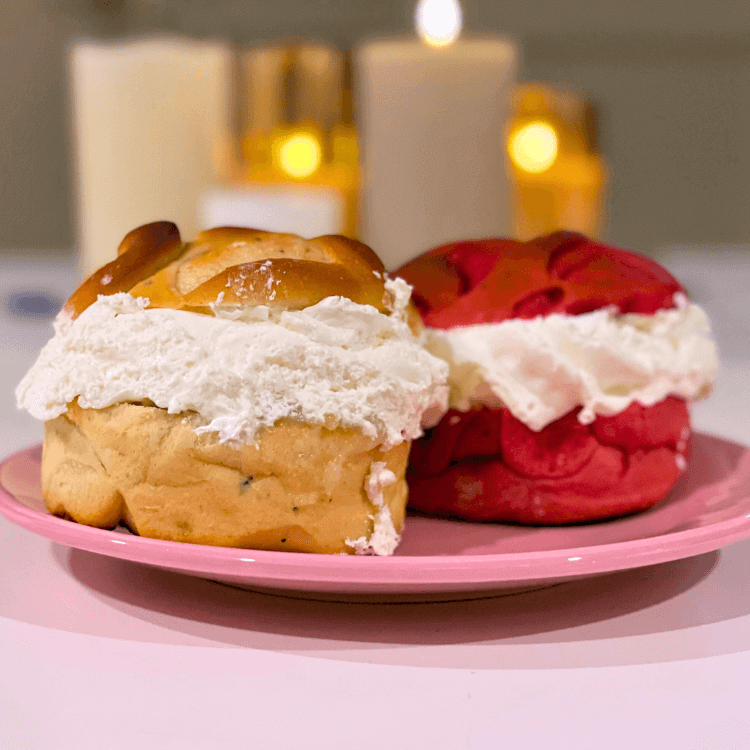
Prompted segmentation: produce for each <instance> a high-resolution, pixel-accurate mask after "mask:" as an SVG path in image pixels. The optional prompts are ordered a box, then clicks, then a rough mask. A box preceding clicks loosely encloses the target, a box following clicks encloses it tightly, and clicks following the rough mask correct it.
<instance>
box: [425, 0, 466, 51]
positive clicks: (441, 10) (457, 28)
mask: <svg viewBox="0 0 750 750" xmlns="http://www.w3.org/2000/svg"><path fill="white" fill-rule="evenodd" d="M414 23H415V25H416V27H417V33H418V34H419V36H420V37H422V39H423V40H424V41H425V42H427V44H429V45H431V46H433V47H445V46H446V45H447V44H450V43H451V42H454V41H455V40H456V38H457V37H458V35H459V34H460V33H461V3H459V2H458V0H419V2H418V3H417V9H416V11H415V13H414Z"/></svg>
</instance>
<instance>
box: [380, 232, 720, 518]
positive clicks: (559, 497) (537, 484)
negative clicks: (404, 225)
mask: <svg viewBox="0 0 750 750" xmlns="http://www.w3.org/2000/svg"><path fill="white" fill-rule="evenodd" d="M395 273H396V274H398V275H399V276H401V277H402V278H404V279H405V280H406V281H408V282H409V283H410V284H411V285H413V287H414V292H413V299H414V301H415V303H416V304H417V307H418V308H419V310H420V312H421V314H422V319H423V321H424V323H425V325H426V326H427V328H426V333H425V335H426V346H427V348H428V349H429V350H430V351H431V352H432V353H434V354H436V355H438V356H440V357H442V358H444V359H445V360H446V361H447V362H448V363H449V365H450V376H449V385H450V408H449V410H448V412H447V413H446V414H445V415H444V416H443V418H442V419H441V421H440V422H439V423H438V424H437V425H436V426H435V427H434V428H433V429H431V430H429V431H428V432H427V433H426V434H425V436H424V437H423V438H421V439H420V440H418V441H416V442H415V444H414V445H413V447H412V453H411V458H410V466H409V472H408V481H409V502H410V505H411V507H413V508H415V509H417V510H420V511H424V512H427V513H432V514H440V515H450V516H455V517H459V518H465V519H469V520H483V521H515V522H520V523H528V524H563V523H573V522H579V521H593V520H599V519H604V518H610V517H615V516H622V515H625V514H629V513H634V512H636V511H641V510H645V509H646V508H649V507H651V506H653V505H654V504H656V503H658V502H659V501H660V500H662V499H664V498H665V496H666V495H667V494H668V493H669V491H670V490H671V488H672V487H673V485H674V484H675V482H676V481H677V480H678V478H679V477H680V475H681V473H682V471H683V470H684V469H685V467H686V465H687V461H688V458H689V437H690V403H691V401H693V400H695V399H698V398H702V397H704V396H706V395H707V394H708V393H709V392H710V390H711V388H712V385H713V382H714V379H715V375H716V368H717V359H716V350H715V345H714V343H713V341H712V339H711V335H710V327H709V323H708V320H707V317H706V315H705V313H704V312H703V310H702V309H701V308H700V307H698V306H697V305H695V304H692V303H691V302H689V301H688V300H687V297H686V296H685V290H684V289H683V288H682V286H681V285H680V283H679V282H678V281H677V280H676V279H675V278H673V277H672V275H671V274H670V273H669V272H668V271H667V270H666V269H664V268H662V267H661V266H659V265H658V264H657V263H656V262H654V261H653V260H650V259H648V258H646V257H643V256H641V255H638V254H636V253H633V252H629V251H625V250H619V249H615V248H611V247H606V246H604V245H601V244H598V243H596V242H593V241H591V240H589V239H587V238H586V237H584V236H582V235H578V234H574V233H570V232H558V233H555V234H552V235H549V236H546V237H540V238H538V239H536V240H532V241H530V242H517V241H512V240H502V239H493V240H482V241H471V242H458V243H454V244H451V245H446V246H444V247H440V248H437V249H435V250H432V251H430V252H427V253H425V254H424V255H422V256H420V257H419V258H417V259H415V260H413V261H411V262H410V263H407V264H406V265H405V266H403V267H402V268H401V269H399V270H398V271H396V272H395Z"/></svg>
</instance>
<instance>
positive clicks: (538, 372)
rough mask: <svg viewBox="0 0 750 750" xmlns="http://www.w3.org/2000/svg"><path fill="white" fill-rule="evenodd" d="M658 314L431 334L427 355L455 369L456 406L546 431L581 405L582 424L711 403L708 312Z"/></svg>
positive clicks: (689, 307)
mask: <svg viewBox="0 0 750 750" xmlns="http://www.w3.org/2000/svg"><path fill="white" fill-rule="evenodd" d="M676 302H677V303H678V308H677V309H674V310H660V311H658V312H657V313H655V314H654V315H640V314H627V315H618V314H616V312H615V311H613V310H608V309H603V310H597V311H595V312H591V313H586V314H584V315H549V316H547V317H539V318H534V319H532V320H519V319H513V320H506V321H503V322H501V323H487V324H481V325H472V326H460V327H456V328H451V329H449V330H445V331H444V330H437V329H430V330H429V331H428V332H427V334H426V346H427V348H428V349H429V350H430V351H431V352H432V353H433V354H436V355H437V356H440V357H442V358H443V359H445V360H446V361H447V362H448V363H449V364H450V367H451V374H450V378H449V381H450V386H451V393H450V406H451V408H454V409H458V410H460V411H467V410H469V409H471V408H473V407H476V406H481V405H486V406H489V407H491V408H499V407H501V406H505V407H507V408H508V409H509V410H510V411H511V413H512V414H513V415H514V416H515V417H516V418H517V419H519V420H521V421H522V422H524V423H525V424H526V425H528V427H530V428H531V429H532V430H537V431H538V430H541V429H542V428H544V427H545V426H546V425H548V424H550V423H551V422H554V421H555V420H556V419H559V418H560V417H562V416H563V415H564V414H566V413H567V412H569V411H570V410H571V409H573V408H575V407H576V406H581V407H583V408H582V409H581V412H580V413H579V416H578V418H579V420H580V421H581V422H583V423H584V424H587V423H590V422H592V421H593V420H594V419H595V417H596V415H597V414H602V415H613V414H618V413H619V412H621V411H624V410H625V409H626V408H627V407H628V406H629V405H630V404H631V403H633V402H634V401H637V402H639V403H641V404H643V405H644V406H652V405H654V404H656V403H658V402H660V401H662V400H664V399H665V398H666V397H667V396H669V395H675V396H680V397H682V398H685V399H690V400H692V399H696V398H701V397H703V396H705V395H707V394H708V393H709V392H710V390H711V387H712V385H713V383H714V380H715V377H716V370H717V357H716V347H715V345H714V342H713V340H712V339H711V330H710V326H709V322H708V318H707V317H706V314H705V313H704V311H703V310H702V309H701V308H700V307H698V306H697V305H694V304H688V303H686V302H685V301H684V300H676Z"/></svg>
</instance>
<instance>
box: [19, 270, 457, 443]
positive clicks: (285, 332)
mask: <svg viewBox="0 0 750 750" xmlns="http://www.w3.org/2000/svg"><path fill="white" fill-rule="evenodd" d="M399 282H400V283H399ZM388 283H389V285H391V286H392V293H393V297H394V300H395V304H394V310H393V313H392V314H391V315H385V314H383V313H380V312H379V311H378V310H376V309H375V308H374V307H371V306H369V305H359V304H356V303H355V302H352V301H351V300H349V299H346V298H343V297H329V298H327V299H324V300H322V301H321V302H319V303H318V304H316V305H313V306H311V307H308V308H305V309H303V310H299V311H281V312H279V311H274V310H271V309H269V308H268V307H266V306H259V307H254V308H249V309H241V308H229V307H226V308H224V307H222V306H221V301H219V302H217V304H216V305H214V306H213V312H214V315H213V316H211V315H201V314H198V313H193V312H188V311H180V310H172V309H161V308H152V309H149V308H148V307H147V305H148V301H147V300H145V299H136V298H134V297H132V296H130V295H129V294H125V293H120V294H113V295H110V296H100V297H99V299H98V300H97V301H96V302H95V303H94V304H92V305H91V306H90V307H89V308H88V309H86V310H85V311H84V312H83V313H82V314H81V315H80V316H79V317H78V318H77V319H76V320H74V321H71V320H69V319H65V318H63V317H59V318H58V320H57V321H56V324H55V331H56V332H55V335H54V337H53V338H52V339H51V340H50V341H49V342H48V343H47V345H46V346H45V347H44V349H43V350H42V352H41V354H40V356H39V359H38V360H37V362H36V364H35V365H34V366H33V367H32V368H31V370H30V371H29V373H28V374H27V375H26V377H25V378H24V379H23V380H22V382H21V383H20V385H19V386H18V388H17V390H16V398H17V401H18V404H19V406H20V407H22V408H24V409H26V410H28V411H29V412H30V413H31V414H32V415H33V416H34V417H37V418H38V419H43V420H48V419H54V418H55V417H57V416H59V415H60V414H63V413H64V412H65V411H66V410H67V406H68V404H69V403H70V402H72V401H73V400H74V399H76V398H77V399H78V404H79V405H80V406H81V407H83V408H91V409H102V408H105V407H107V406H111V405H112V404H116V403H120V402H128V401H142V400H144V399H149V400H151V401H152V402H154V403H155V404H156V405H157V406H159V407H162V408H164V409H167V410H168V411H169V412H170V413H179V412H186V411H187V412H197V413H198V415H199V416H200V417H201V421H202V422H203V424H202V425H200V426H199V427H198V429H197V430H196V431H197V432H217V433H218V434H219V439H220V440H221V441H222V442H229V443H237V444H239V443H245V442H252V441H253V440H254V439H255V436H256V434H257V433H258V431H259V430H260V429H261V428H263V427H270V426H272V425H273V424H274V423H276V422H277V421H278V420H279V419H282V418H291V419H294V420H298V421H302V422H306V423H311V424H321V425H325V426H326V427H329V428H334V427H337V426H341V427H346V428H357V429H360V430H362V431H363V432H364V434H366V435H368V436H370V437H372V438H376V439H379V440H381V441H382V442H383V443H384V444H385V445H386V446H391V445H395V444H397V443H400V442H401V441H403V440H405V439H412V438H415V437H418V436H419V435H420V434H421V429H420V421H421V418H422V415H423V413H424V412H425V411H427V410H428V409H429V410H433V411H434V410H435V409H444V408H445V404H446V401H447V390H448V389H447V386H446V385H445V381H446V377H447V372H448V368H447V366H446V364H445V363H444V362H443V361H441V360H440V359H438V358H436V357H434V356H432V355H431V354H429V353H428V352H427V351H425V350H424V349H423V348H422V347H421V345H420V344H419V342H418V341H417V339H416V338H415V337H414V336H413V334H412V333H411V331H410V330H409V327H408V325H407V323H406V321H405V316H404V309H405V302H404V299H406V300H407V301H408V294H409V292H410V288H409V287H408V285H406V284H405V282H402V281H401V280H393V281H392V282H391V281H389V282H388ZM402 286H403V287H405V289H403V288H402Z"/></svg>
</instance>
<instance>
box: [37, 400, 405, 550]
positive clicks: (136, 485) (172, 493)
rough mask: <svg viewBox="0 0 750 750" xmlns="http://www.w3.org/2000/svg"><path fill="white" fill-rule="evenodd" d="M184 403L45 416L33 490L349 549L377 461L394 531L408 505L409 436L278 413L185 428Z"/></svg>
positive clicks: (103, 511)
mask: <svg viewBox="0 0 750 750" xmlns="http://www.w3.org/2000/svg"><path fill="white" fill-rule="evenodd" d="M193 419H194V415H191V414H169V413H167V411H166V410H164V409H160V408H157V407H153V406H148V405H141V404H117V405H115V406H111V407H109V408H107V409H81V408H80V407H78V406H77V405H71V407H70V408H69V409H68V411H67V412H66V413H65V414H63V415H62V416H60V417H57V418H56V419H54V420H51V421H49V422H47V423H46V424H45V441H44V453H43V461H42V492H43V495H44V498H45V501H46V503H47V507H48V508H49V510H50V511H51V512H52V513H53V514H55V515H58V516H63V517H67V518H70V519H72V520H74V521H77V522H79V523H83V524H86V525H89V526H97V527H100V528H112V527H114V526H115V525H117V524H118V523H119V522H123V523H125V524H126V525H127V526H128V527H129V528H130V529H131V530H132V531H134V532H135V533H137V534H140V535H142V536H147V537H152V538H156V539H165V540H170V541H178V542H190V543H195V544H208V545H216V546H225V547H242V548H252V549H266V550H286V551H294V552H318V553H341V552H344V553H351V552H353V549H352V547H351V546H350V545H347V544H346V541H347V539H350V540H351V539H357V538H359V537H362V536H365V537H367V538H369V537H370V536H371V535H372V532H373V523H374V522H373V517H374V516H375V515H376V512H377V508H376V507H375V505H374V504H373V503H372V501H371V499H370V498H369V497H368V495H367V492H366V491H365V487H366V480H367V477H368V475H369V473H370V471H371V469H372V464H373V463H375V462H383V463H385V465H386V467H387V469H389V470H390V471H392V472H393V473H394V475H395V476H396V478H397V479H396V481H395V482H393V483H391V484H388V485H385V486H383V487H382V493H383V500H384V503H385V505H387V506H388V508H389V510H390V514H391V518H392V520H393V524H394V526H395V529H396V531H399V532H400V530H401V528H402V527H403V522H404V514H405V506H406V494H407V488H406V482H405V480H404V473H405V470H406V462H407V458H408V453H409V444H408V442H404V443H401V444H400V445H397V446H395V447H393V448H390V449H389V450H383V447H382V445H381V444H378V443H377V442H376V441H375V440H373V439H371V438H367V437H365V436H364V435H363V434H361V433H360V432H358V431H356V430H344V429H340V428H337V429H334V430H329V429H326V428H325V427H322V426H313V425H307V424H300V423H295V422H292V421H282V422H279V423H277V424H276V425H275V426H274V427H271V428H268V429H266V430H265V431H264V432H262V433H261V434H260V435H259V439H258V441H257V443H256V444H255V445H243V446H241V447H239V448H237V447H231V446H229V445H226V444H220V443H219V442H218V441H217V439H216V435H215V434H202V435H198V434H196V433H195V432H194V431H193V426H192V422H193Z"/></svg>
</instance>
